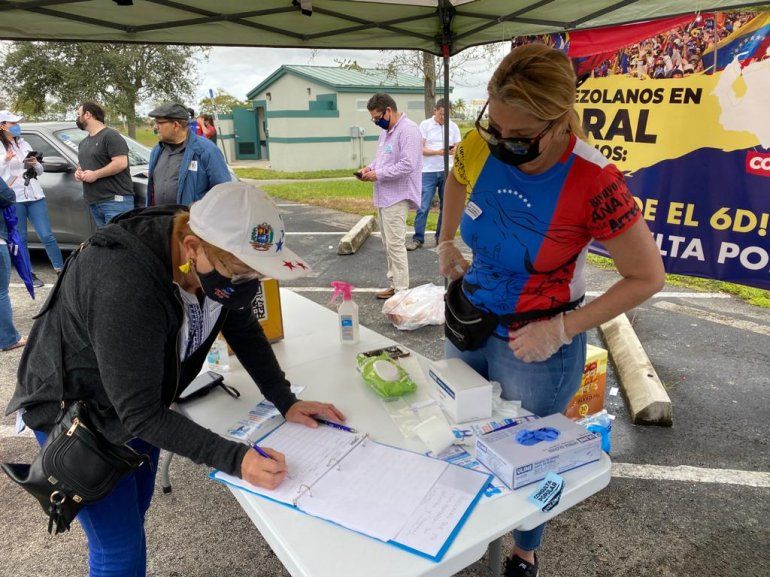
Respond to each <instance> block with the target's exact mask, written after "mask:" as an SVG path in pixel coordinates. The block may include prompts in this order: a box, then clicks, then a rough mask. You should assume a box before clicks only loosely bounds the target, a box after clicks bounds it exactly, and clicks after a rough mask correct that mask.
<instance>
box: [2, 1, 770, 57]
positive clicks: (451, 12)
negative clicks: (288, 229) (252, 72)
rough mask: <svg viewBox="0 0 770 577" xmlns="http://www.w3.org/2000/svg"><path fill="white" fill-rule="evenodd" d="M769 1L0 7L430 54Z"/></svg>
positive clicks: (146, 34)
mask: <svg viewBox="0 0 770 577" xmlns="http://www.w3.org/2000/svg"><path fill="white" fill-rule="evenodd" d="M762 4H765V5H766V4H768V1H767V0H764V1H762V2H747V1H745V0H743V1H742V0H695V1H693V0H539V1H534V2H533V1H531V0H184V1H183V2H182V1H175V0H113V1H109V0H17V1H10V0H0V13H1V14H2V19H1V20H2V22H1V23H0V39H5V40H62V41H64V40H71V41H93V42H139V43H161V44H196V45H212V46H268V47H287V48H288V47H291V48H359V49H399V50H426V51H428V52H432V53H434V54H436V55H439V56H444V55H445V53H442V46H448V48H449V54H450V55H451V54H456V53H458V52H460V51H461V50H463V49H465V48H468V47H469V46H474V45H479V44H489V43H493V42H501V41H507V40H510V39H511V38H512V37H514V36H523V35H530V34H547V33H550V32H563V31H567V30H578V29H587V28H596V27H600V26H608V25H615V24H623V23H629V22H638V21H643V20H650V19H656V18H663V17H666V16H672V15H677V14H684V13H693V12H696V11H707V10H712V11H726V10H732V9H736V8H745V7H751V6H758V5H762Z"/></svg>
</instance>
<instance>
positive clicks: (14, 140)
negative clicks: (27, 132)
mask: <svg viewBox="0 0 770 577" xmlns="http://www.w3.org/2000/svg"><path fill="white" fill-rule="evenodd" d="M19 121H21V116H17V115H16V114H13V113H12V112H9V111H8V110H0V142H2V145H3V149H0V178H2V179H3V180H5V182H6V184H8V186H9V187H10V188H12V189H13V191H14V192H15V193H16V215H17V216H18V218H19V224H18V230H19V233H20V235H21V241H22V244H23V245H24V247H23V250H27V220H29V221H30V222H31V223H32V226H33V227H34V228H35V232H36V233H37V236H38V238H40V242H41V243H42V244H43V246H44V247H45V252H46V254H47V255H48V260H50V261H51V265H52V266H53V268H54V270H55V271H56V272H57V273H58V272H60V271H61V269H62V268H63V266H64V259H63V258H62V253H61V250H60V249H59V245H58V244H57V242H56V237H54V234H53V231H52V230H51V222H50V220H49V219H48V206H47V204H46V201H45V193H44V192H43V187H42V186H40V183H39V182H38V181H37V178H38V177H39V176H40V175H42V174H43V165H42V164H41V163H40V162H38V161H37V159H36V158H35V157H34V156H31V155H30V153H31V152H33V151H32V146H30V144H29V143H28V142H27V141H26V140H24V139H23V138H22V137H21V125H20V124H19ZM32 284H33V285H34V286H35V287H38V288H39V287H41V286H43V281H41V280H40V279H38V278H37V276H35V274H34V273H32Z"/></svg>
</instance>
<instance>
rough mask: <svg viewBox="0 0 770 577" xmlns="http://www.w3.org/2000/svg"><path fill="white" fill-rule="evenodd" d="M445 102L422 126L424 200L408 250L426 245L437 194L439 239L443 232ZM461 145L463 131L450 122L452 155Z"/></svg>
mask: <svg viewBox="0 0 770 577" xmlns="http://www.w3.org/2000/svg"><path fill="white" fill-rule="evenodd" d="M446 108H447V107H446V103H445V102H444V99H443V98H442V99H440V100H437V101H436V106H435V108H434V109H433V116H431V117H430V118H428V119H427V120H423V121H422V122H421V123H420V133H421V134H422V200H421V202H420V208H419V209H418V210H417V216H415V218H414V235H413V236H412V242H411V243H407V245H406V248H407V250H415V249H417V248H420V247H421V246H422V245H423V244H425V225H426V223H427V222H428V213H429V212H430V207H431V205H432V204H433V197H434V196H435V195H436V192H438V203H439V209H438V222H437V223H436V238H438V235H439V231H440V230H441V208H442V206H443V204H444V180H445V179H446V175H445V174H444V122H446V120H447V118H446V117H447V113H446ZM458 142H460V129H459V128H458V127H457V125H456V124H455V123H454V122H452V121H451V120H449V153H450V154H452V153H454V147H455V145H456V144H457V143H458Z"/></svg>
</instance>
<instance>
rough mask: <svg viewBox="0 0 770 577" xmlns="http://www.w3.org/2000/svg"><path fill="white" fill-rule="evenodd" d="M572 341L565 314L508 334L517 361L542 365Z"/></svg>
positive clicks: (532, 323)
mask: <svg viewBox="0 0 770 577" xmlns="http://www.w3.org/2000/svg"><path fill="white" fill-rule="evenodd" d="M571 342H572V339H571V338H569V337H568V336H567V331H566V330H565V328H564V313H562V314H559V315H556V316H555V317H552V318H550V319H548V320H545V321H535V322H531V323H529V324H526V325H524V326H523V327H521V328H520V329H518V330H515V331H510V332H509V333H508V346H509V347H511V350H512V351H513V354H514V355H516V358H517V359H521V360H522V361H524V362H525V363H540V362H543V361H545V360H546V359H549V358H550V357H551V356H552V355H553V354H554V353H555V352H556V351H558V350H559V349H560V348H561V346H562V345H568V344H570V343H571Z"/></svg>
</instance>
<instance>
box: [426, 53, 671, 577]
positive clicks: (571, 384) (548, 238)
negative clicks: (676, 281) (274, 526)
mask: <svg viewBox="0 0 770 577" xmlns="http://www.w3.org/2000/svg"><path fill="white" fill-rule="evenodd" d="M487 88H488V92H489V100H488V102H487V104H486V105H485V106H484V109H483V110H482V111H481V113H480V114H479V117H478V119H477V121H476V130H474V131H472V132H470V133H468V135H466V137H465V138H464V139H463V141H462V142H461V143H460V145H459V146H458V149H457V152H456V154H455V163H454V169H453V172H452V174H450V175H449V178H448V179H447V183H446V190H445V197H444V211H443V222H444V225H443V227H442V229H441V237H440V238H439V246H438V253H439V267H440V270H441V273H442V274H444V275H445V276H447V277H449V278H450V279H451V280H452V282H451V283H450V286H449V288H448V294H447V324H446V335H447V337H448V340H447V343H446V350H445V354H446V356H447V357H457V358H461V359H463V360H464V361H465V362H467V363H468V364H469V365H470V366H472V367H473V368H474V369H476V370H477V371H478V372H479V373H481V374H482V375H484V376H485V377H487V378H489V379H490V380H494V381H498V382H500V383H501V384H502V388H503V397H504V398H505V399H515V400H521V401H522V405H523V407H524V408H525V409H527V410H529V411H531V412H533V413H535V414H537V415H540V416H545V415H549V414H553V413H558V412H563V411H564V410H565V409H566V407H567V405H568V404H569V401H570V399H571V398H572V396H573V395H574V394H575V392H576V390H577V388H578V386H579V384H580V379H581V376H582V373H583V365H584V363H585V355H586V332H585V331H587V330H589V329H591V328H594V327H596V326H598V325H599V324H601V323H603V322H605V321H608V320H610V319H611V318H613V317H615V316H617V315H619V314H621V313H623V312H625V311H627V310H629V309H630V308H633V307H635V306H637V305H639V304H640V303H642V302H644V301H645V300H646V299H648V298H649V297H650V296H651V295H653V294H654V293H656V292H657V291H658V290H660V289H661V287H662V286H663V282H664V272H663V263H662V260H661V257H660V253H659V251H658V249H657V247H656V245H655V243H654V242H653V239H652V236H651V235H650V231H649V229H648V228H647V225H646V223H645V222H644V220H643V219H642V218H641V214H640V211H639V209H638V207H637V205H636V203H635V202H634V199H633V197H632V196H631V194H630V192H629V190H628V188H627V187H626V184H625V182H624V180H623V176H622V174H621V173H620V172H619V171H618V169H617V168H616V167H615V166H614V165H612V164H610V163H609V162H608V161H607V159H606V158H604V156H602V154H601V153H599V152H598V151H597V150H596V149H595V148H593V147H592V146H591V145H589V144H587V143H586V142H584V141H583V140H582V137H583V131H582V129H581V126H580V122H579V118H578V115H577V112H576V111H575V108H574V101H575V73H574V71H573V69H572V66H571V63H570V61H569V59H568V58H567V57H566V56H565V55H564V54H563V53H562V52H560V51H558V50H555V49H552V48H549V47H547V46H545V45H542V44H529V45H525V46H520V47H518V48H515V49H514V50H512V51H511V52H510V53H509V54H508V55H507V56H506V57H505V58H504V59H503V61H502V62H501V63H500V65H499V66H498V68H497V70H496V71H495V72H494V74H493V75H492V79H491V80H490V81H489V84H488V87H487ZM487 108H488V109H489V116H488V118H485V117H484V111H485V110H486V109H487ZM458 226H459V227H460V232H461V235H462V238H463V240H464V241H465V243H466V244H467V245H468V246H469V247H470V249H471V251H472V253H473V258H472V262H471V263H468V262H467V261H466V259H465V258H464V256H463V255H462V253H461V252H460V250H459V249H458V247H457V246H456V245H455V240H454V237H455V233H456V231H457V228H458ZM594 239H595V240H598V241H601V242H602V243H603V244H604V247H605V248H606V249H607V251H608V252H609V254H610V256H611V257H612V258H613V260H614V261H615V265H616V267H617V269H618V272H619V273H620V275H621V277H622V278H621V279H620V280H619V281H617V282H616V283H615V284H614V285H613V286H612V287H610V288H609V289H608V290H607V291H606V292H605V293H604V294H603V295H602V296H600V297H597V298H596V299H594V300H592V301H591V302H590V303H588V304H585V305H583V297H584V295H585V290H586V282H585V276H584V268H585V261H586V254H587V249H588V245H589V243H590V242H591V241H592V240H594ZM543 528H544V526H542V525H541V526H540V527H538V528H536V529H533V530H531V531H515V532H514V538H515V547H514V549H513V552H512V555H511V557H510V558H509V559H508V562H507V564H506V575H507V576H509V577H514V576H522V577H534V576H535V575H537V574H538V562H537V557H536V556H535V550H536V549H537V548H538V547H539V546H540V543H541V539H542V534H543Z"/></svg>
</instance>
